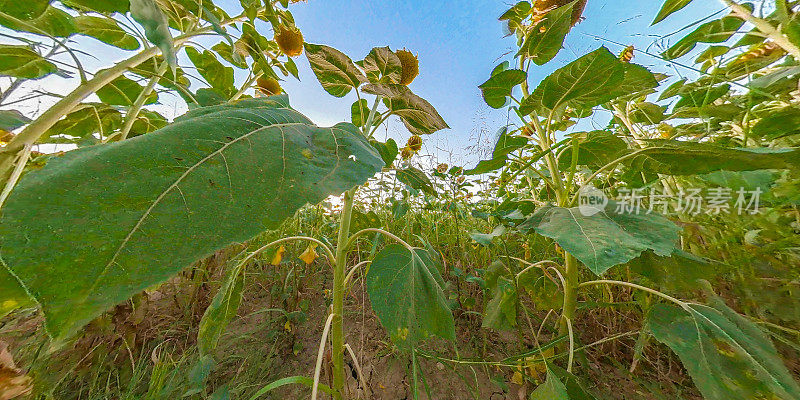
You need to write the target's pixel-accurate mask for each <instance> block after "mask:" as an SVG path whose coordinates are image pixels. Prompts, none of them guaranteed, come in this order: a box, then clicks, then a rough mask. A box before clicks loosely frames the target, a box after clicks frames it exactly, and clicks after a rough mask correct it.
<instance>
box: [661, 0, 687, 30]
mask: <svg viewBox="0 0 800 400" xmlns="http://www.w3.org/2000/svg"><path fill="white" fill-rule="evenodd" d="M691 2H692V0H666V1H665V2H664V5H663V6H661V10H659V11H658V14H657V15H656V18H655V19H654V20H653V25H655V24H657V23H659V22H661V21H663V20H664V19H665V18H667V17H669V16H670V15H672V14H673V13H675V12H677V11H680V10H682V9H683V8H684V7H686V6H688V5H689V3H691Z"/></svg>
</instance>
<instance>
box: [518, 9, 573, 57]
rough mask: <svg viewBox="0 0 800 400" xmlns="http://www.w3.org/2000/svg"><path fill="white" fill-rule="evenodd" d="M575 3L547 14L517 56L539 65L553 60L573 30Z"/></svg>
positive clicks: (533, 29)
mask: <svg viewBox="0 0 800 400" xmlns="http://www.w3.org/2000/svg"><path fill="white" fill-rule="evenodd" d="M574 6H575V1H572V2H570V3H569V4H567V5H564V6H561V7H559V8H557V9H555V10H553V11H550V12H548V13H547V16H546V17H545V19H544V20H543V21H541V22H540V23H539V24H538V25H536V26H535V27H533V28H532V29H531V31H530V32H529V33H528V36H527V37H526V38H525V42H524V43H523V44H522V46H520V50H519V53H517V55H519V56H523V57H527V58H530V59H531V60H533V62H534V63H536V64H537V65H544V64H546V63H548V62H549V61H550V60H552V59H553V58H554V57H555V56H556V54H558V52H559V51H561V46H563V45H564V39H565V38H566V36H567V34H568V33H569V30H570V29H571V28H572V13H573V11H572V10H573V7H574Z"/></svg>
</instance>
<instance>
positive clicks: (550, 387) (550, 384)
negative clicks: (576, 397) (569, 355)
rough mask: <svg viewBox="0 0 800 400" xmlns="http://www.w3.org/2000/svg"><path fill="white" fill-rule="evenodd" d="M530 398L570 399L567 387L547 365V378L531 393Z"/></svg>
mask: <svg viewBox="0 0 800 400" xmlns="http://www.w3.org/2000/svg"><path fill="white" fill-rule="evenodd" d="M530 400H570V397H569V394H568V393H567V388H566V387H565V386H564V384H563V383H561V380H560V379H558V377H557V376H556V375H555V374H554V373H553V371H551V370H550V368H549V367H548V368H547V380H546V381H545V382H544V383H543V384H541V385H539V387H537V388H536V390H534V391H533V393H531V397H530Z"/></svg>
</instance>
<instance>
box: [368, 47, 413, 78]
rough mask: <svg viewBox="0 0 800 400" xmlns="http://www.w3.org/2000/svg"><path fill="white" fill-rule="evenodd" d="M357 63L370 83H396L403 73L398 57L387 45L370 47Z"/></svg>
mask: <svg viewBox="0 0 800 400" xmlns="http://www.w3.org/2000/svg"><path fill="white" fill-rule="evenodd" d="M359 65H360V66H361V68H364V72H366V73H367V78H369V81H370V82H372V83H389V84H398V83H400V78H401V77H402V75H403V64H402V63H401V62H400V58H399V57H397V54H395V53H394V52H393V51H392V50H391V49H390V48H388V47H376V48H374V49H372V51H370V52H369V54H368V55H367V57H366V58H364V61H360V62H359Z"/></svg>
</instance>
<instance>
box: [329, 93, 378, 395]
mask: <svg viewBox="0 0 800 400" xmlns="http://www.w3.org/2000/svg"><path fill="white" fill-rule="evenodd" d="M380 101H381V96H377V97H376V98H375V104H374V105H373V106H372V111H371V112H370V114H369V118H367V121H366V123H365V124H364V126H363V127H362V132H363V133H364V135H365V136H366V134H367V132H368V131H369V127H370V126H371V125H372V121H374V119H375V113H376V112H377V110H378V104H379V103H380ZM357 190H358V188H357V187H355V188H352V189H350V190H348V191H346V192H345V193H344V205H343V206H342V216H341V217H340V219H339V237H338V238H337V242H336V265H335V266H334V270H333V310H332V311H331V312H332V313H333V324H332V329H331V353H332V357H331V361H332V363H333V390H334V391H336V394H334V398H335V399H336V400H341V399H342V393H344V377H345V375H344V350H345V349H344V323H343V318H342V316H343V315H344V291H345V281H346V273H347V247H348V243H350V239H351V237H350V220H351V219H352V217H353V203H354V202H355V197H356V191H357Z"/></svg>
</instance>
